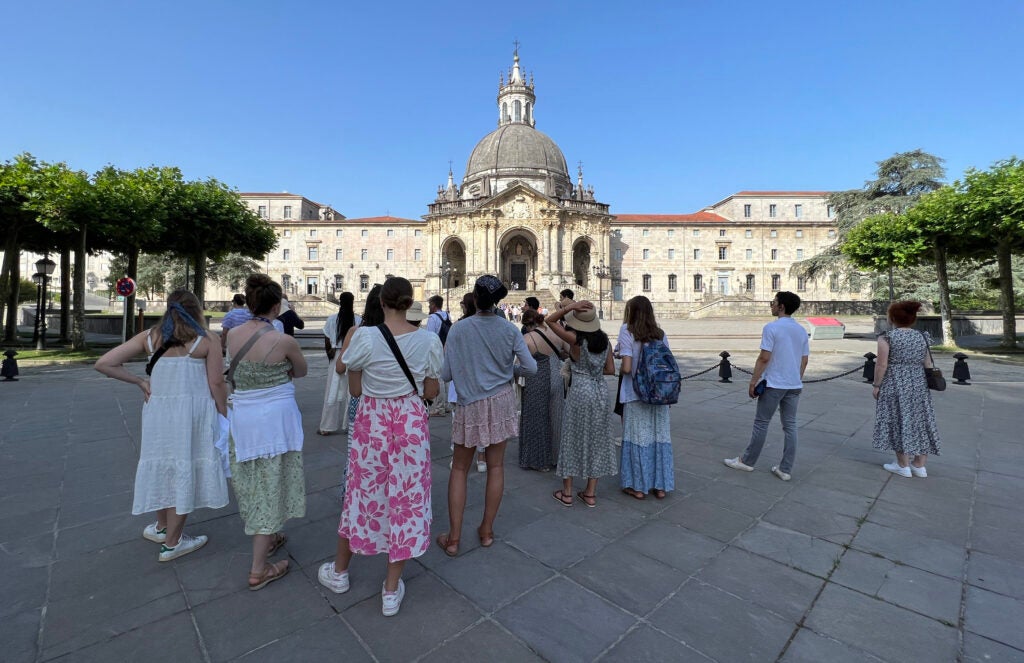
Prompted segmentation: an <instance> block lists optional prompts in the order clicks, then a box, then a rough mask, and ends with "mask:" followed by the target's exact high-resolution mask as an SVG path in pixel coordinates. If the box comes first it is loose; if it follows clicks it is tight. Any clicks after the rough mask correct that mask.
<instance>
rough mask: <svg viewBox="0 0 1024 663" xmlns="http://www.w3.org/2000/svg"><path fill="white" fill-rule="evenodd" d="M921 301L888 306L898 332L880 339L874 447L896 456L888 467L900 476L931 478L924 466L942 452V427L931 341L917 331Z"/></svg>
mask: <svg viewBox="0 0 1024 663" xmlns="http://www.w3.org/2000/svg"><path fill="white" fill-rule="evenodd" d="M920 309H921V303H920V302H913V301H902V302H893V303H892V304H889V311H888V316H889V322H890V323H891V324H892V326H893V328H892V329H890V330H889V331H887V332H885V333H884V334H881V335H880V336H879V337H878V353H877V354H878V364H877V366H876V367H875V380H874V390H873V395H874V397H875V400H876V401H877V403H875V430H874V435H873V436H872V440H871V444H872V446H873V447H874V448H876V449H880V450H882V451H892V452H895V454H896V462H895V463H886V464H884V465H882V467H883V468H885V469H886V470H888V471H889V472H892V473H893V474H897V475H899V476H901V477H911V476H915V477H919V478H922V479H923V478H925V477H927V476H928V470H927V469H925V462H926V461H927V460H928V456H929V455H930V454H934V455H938V454H939V429H938V427H937V426H936V425H935V409H934V408H933V407H932V395H931V392H930V391H928V380H927V378H926V377H925V373H924V369H925V368H932V358H931V353H930V352H929V350H928V340H929V339H928V337H927V336H926V335H925V334H924V332H919V331H917V330H916V329H914V323H915V322H917V312H918V311H919V310H920Z"/></svg>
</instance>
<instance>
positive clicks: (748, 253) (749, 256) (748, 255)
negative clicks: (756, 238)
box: [744, 249, 754, 260]
mask: <svg viewBox="0 0 1024 663" xmlns="http://www.w3.org/2000/svg"><path fill="white" fill-rule="evenodd" d="M744 257H746V259H747V260H751V259H752V258H753V257H754V249H747V250H746V255H745V256H744Z"/></svg>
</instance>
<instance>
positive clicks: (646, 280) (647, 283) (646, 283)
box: [644, 274, 651, 292]
mask: <svg viewBox="0 0 1024 663" xmlns="http://www.w3.org/2000/svg"><path fill="white" fill-rule="evenodd" d="M650 291H651V275H650V274H644V292H650Z"/></svg>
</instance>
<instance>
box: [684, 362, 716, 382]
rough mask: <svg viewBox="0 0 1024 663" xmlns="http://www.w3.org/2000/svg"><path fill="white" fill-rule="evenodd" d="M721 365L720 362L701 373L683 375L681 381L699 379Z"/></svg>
mask: <svg viewBox="0 0 1024 663" xmlns="http://www.w3.org/2000/svg"><path fill="white" fill-rule="evenodd" d="M721 365H722V362H718V363H717V364H715V365H714V366H712V367H711V368H706V369H704V370H703V371H698V372H696V373H694V374H692V375H684V376H683V378H682V379H683V380H689V379H690V378H695V377H699V376H701V375H704V374H705V373H710V372H711V371H713V370H715V369H716V368H718V367H719V366H721Z"/></svg>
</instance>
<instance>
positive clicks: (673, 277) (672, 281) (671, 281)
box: [668, 274, 676, 292]
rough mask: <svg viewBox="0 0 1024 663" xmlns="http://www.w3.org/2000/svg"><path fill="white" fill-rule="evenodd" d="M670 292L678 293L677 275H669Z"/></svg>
mask: <svg viewBox="0 0 1024 663" xmlns="http://www.w3.org/2000/svg"><path fill="white" fill-rule="evenodd" d="M668 291H669V292H675V291H676V275H675V274H669V275H668Z"/></svg>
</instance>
